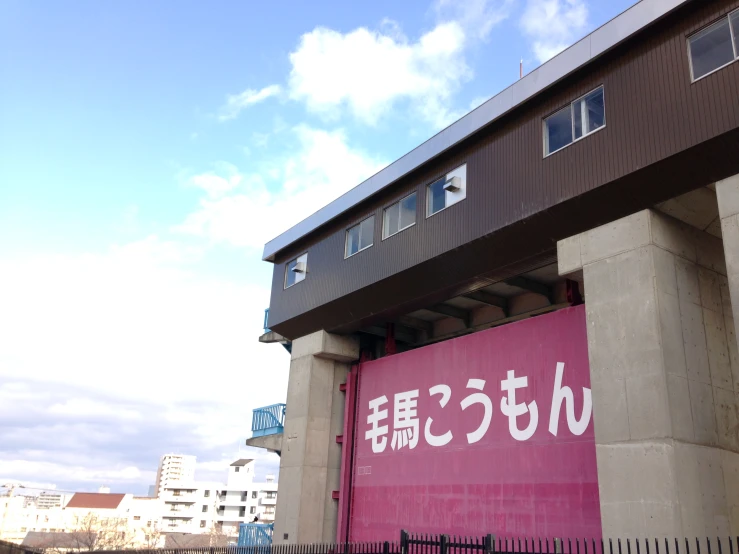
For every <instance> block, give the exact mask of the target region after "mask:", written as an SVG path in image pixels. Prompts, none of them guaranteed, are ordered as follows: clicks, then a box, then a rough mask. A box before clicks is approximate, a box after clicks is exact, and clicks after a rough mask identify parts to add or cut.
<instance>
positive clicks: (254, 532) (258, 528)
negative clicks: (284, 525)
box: [239, 523, 275, 552]
mask: <svg viewBox="0 0 739 554" xmlns="http://www.w3.org/2000/svg"><path fill="white" fill-rule="evenodd" d="M274 527H275V525H274V523H242V524H241V525H239V546H269V545H271V544H272V531H273V530H274ZM260 552H262V551H261V550H260Z"/></svg>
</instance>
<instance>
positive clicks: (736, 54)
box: [685, 8, 739, 84]
mask: <svg viewBox="0 0 739 554" xmlns="http://www.w3.org/2000/svg"><path fill="white" fill-rule="evenodd" d="M735 13H739V8H737V9H736V10H732V11H730V12H729V13H727V14H726V15H725V16H723V17H719V18H718V19H717V20H716V21H712V22H711V23H709V24H708V25H705V26H703V27H701V28H700V29H698V30H697V31H696V32H694V33H690V34H689V35H688V36H687V37H686V39H685V43H686V47H687V49H688V66H689V68H690V84H693V83H697V82H698V81H700V80H701V79H705V78H706V77H708V76H709V75H713V74H714V73H716V72H717V71H721V70H722V69H724V68H725V67H729V66H730V65H731V64H733V63H736V62H737V61H739V51H737V50H738V49H737V46H736V36H735V35H734V27H733V26H732V24H731V16H732V15H734V14H735ZM722 19H726V20H727V21H728V22H729V36H731V49H732V50H733V52H734V59H733V60H731V61H730V62H726V63H725V64H724V65H722V66H719V67H717V68H716V69H712V70H711V71H709V72H708V73H706V74H705V75H701V76H700V77H698V78H697V79H696V78H695V77H694V76H693V75H694V73H693V56H692V55H691V49H690V39H691V38H693V37H694V36H695V35H697V34H698V33H702V32H703V31H705V30H706V29H708V28H709V27H713V26H714V25H716V24H717V23H721V20H722Z"/></svg>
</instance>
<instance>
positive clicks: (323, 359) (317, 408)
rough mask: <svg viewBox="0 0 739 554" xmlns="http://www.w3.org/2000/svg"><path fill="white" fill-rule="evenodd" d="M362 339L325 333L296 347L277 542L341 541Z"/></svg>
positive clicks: (282, 461)
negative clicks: (343, 438) (347, 436)
mask: <svg viewBox="0 0 739 554" xmlns="http://www.w3.org/2000/svg"><path fill="white" fill-rule="evenodd" d="M358 357H359V344H358V342H357V341H356V340H355V339H353V338H349V337H339V336H336V335H331V334H329V333H326V332H324V331H319V332H317V333H313V334H311V335H307V336H305V337H302V338H299V339H296V340H295V341H293V345H292V357H291V361H290V377H289V381H288V388H287V411H286V414H285V432H284V436H283V441H282V455H281V457H280V494H279V495H278V498H277V510H276V514H275V531H274V539H273V540H274V543H275V544H281V543H317V542H333V541H335V540H336V524H337V517H338V505H337V501H336V500H333V499H332V492H333V491H334V490H338V489H339V475H340V471H341V446H340V445H339V444H337V443H336V435H341V434H342V433H343V426H344V393H343V392H341V391H340V390H339V386H340V385H341V384H342V383H344V382H345V380H346V374H347V373H348V371H349V369H350V364H351V362H353V361H355V360H356V359H357V358H358Z"/></svg>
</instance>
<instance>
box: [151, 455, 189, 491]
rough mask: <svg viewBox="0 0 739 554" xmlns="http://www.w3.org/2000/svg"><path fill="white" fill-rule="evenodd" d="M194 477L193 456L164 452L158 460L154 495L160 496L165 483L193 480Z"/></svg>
mask: <svg viewBox="0 0 739 554" xmlns="http://www.w3.org/2000/svg"><path fill="white" fill-rule="evenodd" d="M194 479H195V456H185V455H182V454H165V455H164V456H162V459H161V461H160V462H159V468H158V469H157V481H156V484H155V485H154V489H155V491H156V495H157V496H160V495H161V494H162V492H163V491H164V487H165V486H166V485H168V484H170V483H176V482H179V481H193V480H194Z"/></svg>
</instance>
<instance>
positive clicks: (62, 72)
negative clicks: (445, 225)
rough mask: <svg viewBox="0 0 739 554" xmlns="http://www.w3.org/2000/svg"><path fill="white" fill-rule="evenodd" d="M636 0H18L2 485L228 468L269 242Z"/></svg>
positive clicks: (255, 374) (0, 6)
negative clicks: (188, 462) (171, 459)
mask: <svg viewBox="0 0 739 554" xmlns="http://www.w3.org/2000/svg"><path fill="white" fill-rule="evenodd" d="M631 4H632V2H631V1H630V0H465V1H464V2H463V1H461V0H404V1H403V2H397V1H391V0H373V1H372V2H346V1H338V0H317V1H314V2H300V1H294V0H293V1H287V0H273V1H271V2H262V1H260V2H257V1H254V0H214V1H212V2H200V1H196V0H183V1H179V0H178V1H175V0H158V1H156V2H150V1H148V0H128V1H126V2H113V1H104V2H100V1H98V0H68V1H67V2H27V1H24V0H0V486H2V485H3V484H4V483H6V482H11V481H12V482H20V483H22V484H24V485H26V486H28V487H43V488H46V487H50V486H52V485H53V486H56V487H57V488H58V489H60V490H81V491H94V490H97V489H98V487H100V486H101V485H107V486H109V487H110V488H111V490H112V491H113V492H132V493H135V494H144V493H146V491H147V489H148V486H149V485H150V484H152V483H154V479H155V474H156V468H157V464H158V461H159V458H160V456H161V455H162V454H165V453H168V452H176V453H183V454H193V455H196V456H197V457H198V466H197V473H196V477H197V478H198V479H204V480H206V479H225V474H226V467H227V465H228V463H229V462H231V461H233V460H235V459H236V458H237V457H245V456H248V457H254V458H256V459H257V460H258V465H257V472H258V476H260V477H263V476H264V475H265V474H267V473H276V472H277V469H278V466H279V459H278V458H277V457H276V456H275V455H269V454H266V453H264V452H262V451H259V450H256V449H249V448H247V447H245V446H244V439H245V438H246V437H248V436H250V425H251V411H252V409H254V408H256V407H259V406H263V405H267V404H272V403H277V402H284V400H285V396H286V392H287V375H288V369H289V356H288V354H287V353H286V352H285V351H284V350H283V349H282V348H281V347H280V346H279V345H264V344H260V343H259V342H258V341H257V339H258V337H259V335H260V334H261V332H262V323H263V317H264V309H265V308H267V307H268V306H269V286H270V283H271V271H272V266H271V265H270V264H269V263H266V262H262V261H261V253H262V248H263V246H264V243H265V242H267V241H268V240H270V239H272V238H274V237H275V236H277V235H278V234H279V233H281V232H282V231H284V230H286V229H287V228H289V227H290V226H292V225H294V224H295V223H297V222H298V221H300V220H301V219H303V218H305V217H306V216H308V215H310V214H311V213H312V212H314V211H316V210H317V209H318V208H320V207H321V206H323V205H325V204H326V203H328V202H330V201H331V200H333V199H334V198H336V197H338V196H339V195H341V194H342V193H344V192H345V191H347V190H348V189H350V188H352V187H354V186H356V185H358V184H359V183H360V182H361V181H362V180H364V179H366V178H367V177H369V176H371V175H372V174H373V173H375V172H376V171H378V170H379V169H381V168H382V167H384V166H385V165H387V164H388V163H391V162H392V161H393V160H395V159H397V158H399V157H400V156H402V155H403V154H404V153H406V152H407V151H409V150H411V149H412V148H414V147H415V146H417V145H418V144H420V143H421V142H423V141H424V140H426V139H428V138H429V137H431V136H432V135H434V134H435V133H437V132H438V131H440V130H441V129H443V128H444V127H446V126H447V125H449V124H450V123H452V122H453V121H455V120H456V119H458V118H459V117H461V116H462V115H464V114H465V113H466V112H468V111H470V110H471V109H473V108H474V107H475V106H477V105H479V104H480V103H482V102H483V101H485V100H486V99H488V98H490V97H491V96H493V95H494V94H496V93H498V92H499V91H501V90H502V89H504V88H505V87H507V86H508V85H510V84H511V83H513V82H514V81H515V80H516V79H517V78H518V74H519V62H520V60H523V66H524V71H525V72H529V71H531V70H532V69H534V68H536V67H537V66H538V65H540V64H541V63H543V62H545V61H546V60H547V59H549V58H551V57H552V56H554V55H556V54H557V53H558V52H560V51H561V50H562V49H564V48H566V47H567V46H569V45H570V44H572V43H573V42H575V41H576V40H577V39H579V38H581V37H583V36H584V35H586V34H587V33H589V32H591V31H592V30H593V29H595V28H597V27H598V26H600V25H602V24H603V23H605V22H606V21H608V20H609V19H611V18H612V17H614V16H615V15H617V14H618V13H620V12H621V11H623V10H624V9H626V8H628V7H629V5H631Z"/></svg>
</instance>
